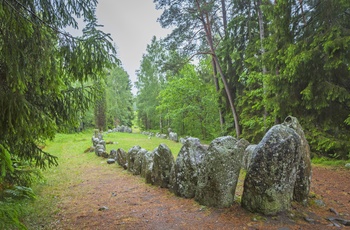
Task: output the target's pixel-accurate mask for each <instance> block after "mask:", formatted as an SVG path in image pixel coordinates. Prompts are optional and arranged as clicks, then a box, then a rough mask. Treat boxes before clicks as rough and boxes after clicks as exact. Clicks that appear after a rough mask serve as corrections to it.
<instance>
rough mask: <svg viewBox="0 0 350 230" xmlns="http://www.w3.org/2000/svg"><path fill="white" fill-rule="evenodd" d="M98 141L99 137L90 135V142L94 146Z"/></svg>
mask: <svg viewBox="0 0 350 230" xmlns="http://www.w3.org/2000/svg"><path fill="white" fill-rule="evenodd" d="M99 141H100V139H98V138H96V137H94V136H93V137H92V144H93V146H94V147H96V145H98V142H99Z"/></svg>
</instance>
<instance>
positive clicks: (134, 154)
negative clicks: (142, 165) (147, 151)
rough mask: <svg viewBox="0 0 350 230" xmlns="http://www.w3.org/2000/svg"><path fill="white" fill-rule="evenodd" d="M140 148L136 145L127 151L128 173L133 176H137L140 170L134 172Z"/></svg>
mask: <svg viewBox="0 0 350 230" xmlns="http://www.w3.org/2000/svg"><path fill="white" fill-rule="evenodd" d="M140 149H141V147H140V146H139V145H136V146H134V147H132V148H130V149H129V151H128V158H127V161H128V171H129V172H131V173H133V174H135V175H139V174H140V172H141V170H139V171H138V172H137V169H136V170H135V168H134V165H135V164H138V162H137V161H139V160H140V157H139V156H138V152H139V151H140Z"/></svg>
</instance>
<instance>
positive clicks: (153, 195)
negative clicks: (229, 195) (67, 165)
mask: <svg viewBox="0 0 350 230" xmlns="http://www.w3.org/2000/svg"><path fill="white" fill-rule="evenodd" d="M81 170H83V178H82V180H81V183H77V184H72V185H71V186H70V187H69V188H67V192H66V194H65V195H64V196H63V197H61V202H60V203H59V206H60V212H59V213H57V216H56V218H55V219H56V221H55V222H54V223H52V224H51V225H50V226H49V227H48V229H279V230H282V229H284V230H285V229H318V230H320V229H339V228H336V227H334V226H333V227H331V226H330V222H329V221H328V220H326V219H325V218H326V217H328V216H334V215H335V214H334V213H332V212H330V211H329V209H330V208H333V209H334V210H336V211H337V212H339V213H340V215H341V217H342V218H344V219H350V216H349V215H350V171H349V170H334V169H330V168H324V167H314V168H313V180H312V193H311V194H315V195H314V198H312V202H311V203H314V202H315V201H316V200H318V199H319V200H322V201H323V202H324V203H325V206H324V207H322V206H318V205H316V204H312V205H311V206H309V207H307V208H304V207H299V206H297V205H295V207H294V210H293V211H292V212H291V213H289V214H285V215H281V216H278V217H269V218H266V217H262V216H259V215H256V214H252V213H249V212H247V211H245V210H244V209H242V208H241V207H240V205H239V204H238V203H237V204H234V205H233V206H232V207H231V208H229V209H214V208H213V209H212V208H207V207H203V206H200V205H199V204H198V203H196V202H195V201H194V200H193V199H184V198H179V197H176V196H174V195H173V194H171V193H170V192H168V190H167V189H161V188H158V187H155V186H150V185H147V184H145V183H144V179H143V178H140V177H138V176H133V175H131V174H130V173H128V172H126V171H124V170H123V169H121V168H120V167H119V166H117V165H103V167H102V165H101V167H92V168H91V167H89V168H81ZM90 178H95V179H94V180H91V179H90ZM305 217H309V218H312V219H313V220H314V221H311V223H310V222H307V221H305V220H304V218H305Z"/></svg>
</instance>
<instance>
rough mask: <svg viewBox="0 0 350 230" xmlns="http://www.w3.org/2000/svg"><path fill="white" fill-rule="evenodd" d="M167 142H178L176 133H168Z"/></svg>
mask: <svg viewBox="0 0 350 230" xmlns="http://www.w3.org/2000/svg"><path fill="white" fill-rule="evenodd" d="M169 140H172V141H175V142H178V141H179V138H178V136H177V133H174V132H170V133H169Z"/></svg>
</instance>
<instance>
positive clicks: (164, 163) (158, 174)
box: [152, 144, 174, 188]
mask: <svg viewBox="0 0 350 230" xmlns="http://www.w3.org/2000/svg"><path fill="white" fill-rule="evenodd" d="M173 165H174V157H173V154H172V153H171V150H170V149H169V148H168V146H166V145H165V144H160V145H159V146H158V147H157V148H156V149H155V150H154V156H153V167H152V184H153V185H158V186H160V187H161V188H168V187H169V181H170V171H171V168H172V167H173Z"/></svg>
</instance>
